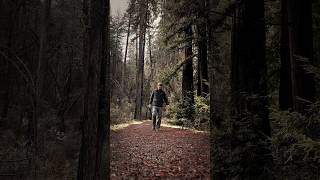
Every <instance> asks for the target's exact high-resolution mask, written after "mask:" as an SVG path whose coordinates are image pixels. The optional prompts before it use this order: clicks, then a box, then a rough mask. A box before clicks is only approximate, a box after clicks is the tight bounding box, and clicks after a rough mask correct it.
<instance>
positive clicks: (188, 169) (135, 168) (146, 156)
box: [110, 121, 210, 179]
mask: <svg viewBox="0 0 320 180" xmlns="http://www.w3.org/2000/svg"><path fill="white" fill-rule="evenodd" d="M151 127H152V125H151V121H145V122H143V123H141V124H133V125H130V126H128V127H126V128H124V129H121V130H116V131H112V132H111V143H110V145H111V179H186V178H187V179H210V168H209V165H210V159H209V157H210V147H209V144H210V143H209V134H207V133H202V132H200V133H196V132H194V131H191V130H183V129H177V128H170V127H163V126H162V127H161V128H160V130H159V131H158V132H156V131H153V130H152V128H151Z"/></svg>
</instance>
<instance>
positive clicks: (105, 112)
mask: <svg viewBox="0 0 320 180" xmlns="http://www.w3.org/2000/svg"><path fill="white" fill-rule="evenodd" d="M83 3H84V8H83V10H84V15H85V23H86V30H85V34H84V52H83V64H84V72H83V80H84V83H83V90H84V92H83V114H82V140H81V150H80V155H79V167H78V179H79V180H97V179H110V170H109V155H108V154H109V153H110V148H109V145H108V144H109V124H110V70H109V67H110V57H109V53H110V50H109V49H110V46H109V20H110V19H109V11H110V1H109V0H98V1H97V0H84V1H83ZM106 29H107V32H106Z"/></svg>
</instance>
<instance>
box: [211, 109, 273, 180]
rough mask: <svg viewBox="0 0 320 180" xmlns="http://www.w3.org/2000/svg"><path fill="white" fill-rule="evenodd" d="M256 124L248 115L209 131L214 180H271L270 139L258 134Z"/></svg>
mask: <svg viewBox="0 0 320 180" xmlns="http://www.w3.org/2000/svg"><path fill="white" fill-rule="evenodd" d="M231 122H232V123H231ZM257 122H261V119H259V117H257V116H254V115H251V114H247V115H246V116H245V117H242V118H239V117H233V120H232V121H229V123H227V124H224V125H223V126H225V128H220V129H214V130H213V131H211V143H212V145H213V147H212V148H211V153H212V154H213V156H212V158H213V159H212V160H211V161H213V162H214V163H213V167H212V170H213V172H212V173H213V177H214V178H215V179H234V180H242V179H248V180H254V179H255V180H260V179H263V180H268V179H273V164H272V154H271V152H272V150H271V140H270V138H268V137H266V136H265V135H264V134H263V133H261V132H259V127H258V126H259V123H257Z"/></svg>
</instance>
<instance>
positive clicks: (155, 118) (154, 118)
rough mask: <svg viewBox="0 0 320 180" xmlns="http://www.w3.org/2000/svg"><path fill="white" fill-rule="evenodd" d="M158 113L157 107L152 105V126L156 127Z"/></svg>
mask: <svg viewBox="0 0 320 180" xmlns="http://www.w3.org/2000/svg"><path fill="white" fill-rule="evenodd" d="M156 115H157V113H156V107H154V106H153V107H152V109H151V116H152V128H153V129H155V128H156V120H157V116H156Z"/></svg>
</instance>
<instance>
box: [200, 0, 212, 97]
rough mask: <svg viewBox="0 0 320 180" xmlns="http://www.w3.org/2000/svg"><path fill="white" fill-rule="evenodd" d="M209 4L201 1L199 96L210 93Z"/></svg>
mask: <svg viewBox="0 0 320 180" xmlns="http://www.w3.org/2000/svg"><path fill="white" fill-rule="evenodd" d="M207 13H208V11H207V5H206V0H200V2H199V13H198V14H199V18H200V20H199V21H200V22H198V24H197V29H198V38H199V39H198V43H197V44H198V90H197V95H198V96H204V97H205V96H206V95H207V94H208V93H209V86H208V83H209V77H208V44H207V39H208V38H207V21H206V19H207V18H208V16H207Z"/></svg>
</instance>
